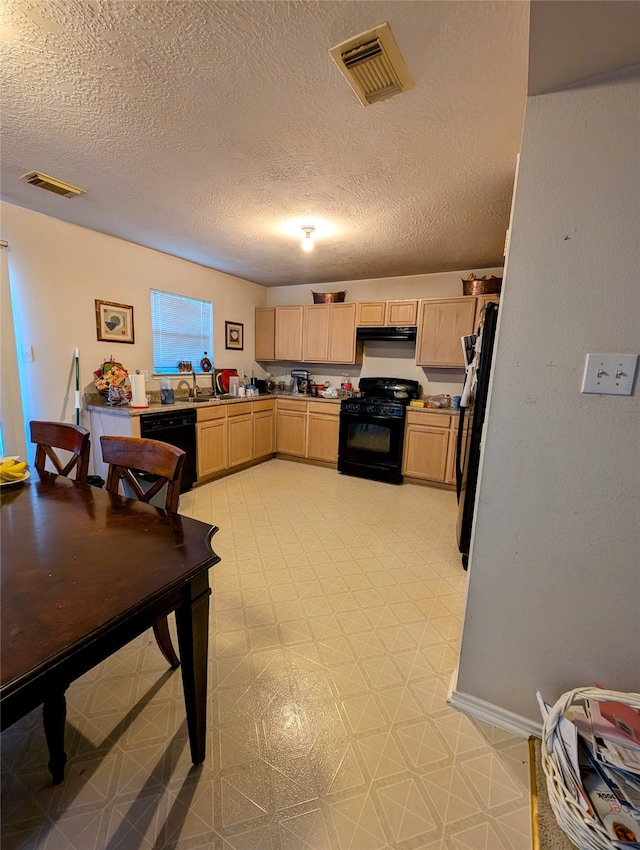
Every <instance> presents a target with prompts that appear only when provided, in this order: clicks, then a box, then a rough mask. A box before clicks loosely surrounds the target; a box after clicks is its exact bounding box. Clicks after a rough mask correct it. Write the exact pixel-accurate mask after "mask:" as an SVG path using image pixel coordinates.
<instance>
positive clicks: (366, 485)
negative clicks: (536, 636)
mask: <svg viewBox="0 0 640 850" xmlns="http://www.w3.org/2000/svg"><path fill="white" fill-rule="evenodd" d="M180 510H181V512H182V513H184V514H186V515H189V516H193V517H196V518H198V519H201V520H204V521H206V522H211V523H215V524H217V525H219V526H220V532H219V534H218V535H217V536H216V537H215V538H214V545H215V548H216V551H217V552H218V553H219V554H220V555H221V557H222V562H221V563H220V564H219V565H218V566H217V567H216V568H214V570H213V571H212V586H213V596H212V610H211V639H210V703H209V705H210V710H209V726H208V755H207V760H206V763H205V764H204V765H202V766H201V767H199V768H194V767H193V766H192V765H191V763H190V759H189V752H188V751H189V748H188V742H187V735H186V729H185V721H184V706H183V702H182V693H181V680H180V673H179V671H176V672H175V673H173V672H171V671H169V670H168V669H167V666H166V664H165V662H164V660H163V658H162V657H161V656H160V653H159V652H158V650H157V648H156V645H155V642H154V640H153V636H152V635H151V633H150V632H149V633H147V634H145V635H143V636H142V637H140V638H139V639H137V640H136V641H134V642H133V643H132V644H130V645H129V646H127V647H126V648H125V649H123V650H122V651H121V652H119V653H117V654H116V655H114V656H113V657H112V658H110V659H109V660H108V661H106V662H104V663H103V664H101V665H100V666H99V667H97V668H96V669H95V670H93V671H91V673H89V674H87V675H86V676H84V677H83V678H82V679H80V680H78V681H77V682H76V683H75V684H74V685H72V687H71V688H70V689H69V691H68V700H67V701H68V707H69V722H68V733H67V750H68V753H69V764H68V766H67V775H66V778H65V781H64V783H63V784H62V785H59V786H57V787H53V786H51V784H50V779H49V774H48V772H47V769H46V761H47V754H46V747H45V743H44V738H43V733H42V728H41V723H40V715H39V712H33V713H32V714H30V715H29V716H27V717H26V718H24V720H23V721H21V722H20V723H19V724H16V725H15V726H13V727H11V728H10V729H8V730H7V731H6V732H5V733H4V734H3V735H2V739H1V743H2V765H3V771H2V848H3V850H18V848H20V850H27V849H28V850H35V848H38V850H138V849H139V848H140V850H142V848H144V850H187V848H193V850H195V848H214V850H414V848H420V850H530V848H531V835H530V811H529V781H528V752H527V743H526V741H524V740H521V739H517V738H514V737H512V736H510V735H508V734H506V733H503V732H501V731H498V730H496V729H493V728H492V727H489V726H485V725H483V724H480V723H478V722H475V721H473V720H471V719H470V718H468V717H466V716H465V715H463V714H460V713H458V712H457V711H455V710H453V709H451V708H449V707H448V706H447V704H446V702H445V698H446V693H447V687H448V684H449V680H450V677H451V673H452V670H453V669H454V666H455V664H456V659H457V650H458V640H459V632H460V619H461V613H462V606H463V594H464V587H465V580H466V575H465V573H464V572H463V571H462V569H461V567H460V560H459V556H458V553H457V550H456V547H455V539H454V530H455V519H456V505H455V496H454V495H453V494H452V493H450V492H445V491H441V490H435V489H430V488H426V487H425V488H422V487H414V486H410V485H405V486H402V487H394V486H393V485H387V484H380V483H377V482H370V481H365V480H362V479H357V478H349V477H346V476H341V475H338V474H337V473H336V472H334V471H332V470H326V469H321V468H317V467H312V466H304V465H300V464H295V463H289V462H287V461H281V460H274V461H270V462H268V463H266V464H262V465H261V466H258V467H254V468H253V469H249V470H246V471H244V472H240V473H237V474H235V475H233V476H231V477H229V478H225V479H222V480H220V481H217V482H214V483H212V484H209V485H207V486H205V487H201V488H198V489H196V490H194V491H192V492H191V493H188V494H185V495H184V496H183V497H182V501H181V508H180Z"/></svg>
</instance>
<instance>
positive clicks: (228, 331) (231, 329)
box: [224, 322, 244, 351]
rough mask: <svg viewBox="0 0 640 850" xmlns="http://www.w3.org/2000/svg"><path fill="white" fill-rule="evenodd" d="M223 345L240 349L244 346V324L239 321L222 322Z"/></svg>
mask: <svg viewBox="0 0 640 850" xmlns="http://www.w3.org/2000/svg"><path fill="white" fill-rule="evenodd" d="M224 347H225V348H234V349H236V351H242V349H243V348H244V325H241V324H240V323H239V322H225V323H224Z"/></svg>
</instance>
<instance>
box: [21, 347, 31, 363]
mask: <svg viewBox="0 0 640 850" xmlns="http://www.w3.org/2000/svg"><path fill="white" fill-rule="evenodd" d="M22 359H23V360H24V362H25V363H27V362H28V363H33V346H32V345H23V346H22Z"/></svg>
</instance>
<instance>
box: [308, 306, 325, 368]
mask: <svg viewBox="0 0 640 850" xmlns="http://www.w3.org/2000/svg"><path fill="white" fill-rule="evenodd" d="M330 306H331V305H329V304H313V305H311V306H309V305H307V306H305V308H304V318H303V321H302V359H303V360H306V361H309V362H311V363H321V362H324V361H325V360H326V359H327V357H328V356H329V319H330V313H329V310H330Z"/></svg>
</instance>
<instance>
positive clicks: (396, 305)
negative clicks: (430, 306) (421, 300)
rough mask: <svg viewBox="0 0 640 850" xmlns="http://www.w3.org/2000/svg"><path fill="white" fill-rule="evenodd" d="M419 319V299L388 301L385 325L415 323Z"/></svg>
mask: <svg viewBox="0 0 640 850" xmlns="http://www.w3.org/2000/svg"><path fill="white" fill-rule="evenodd" d="M417 321H418V302H417V301H387V311H386V314H385V325H415V324H416V322H417Z"/></svg>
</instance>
